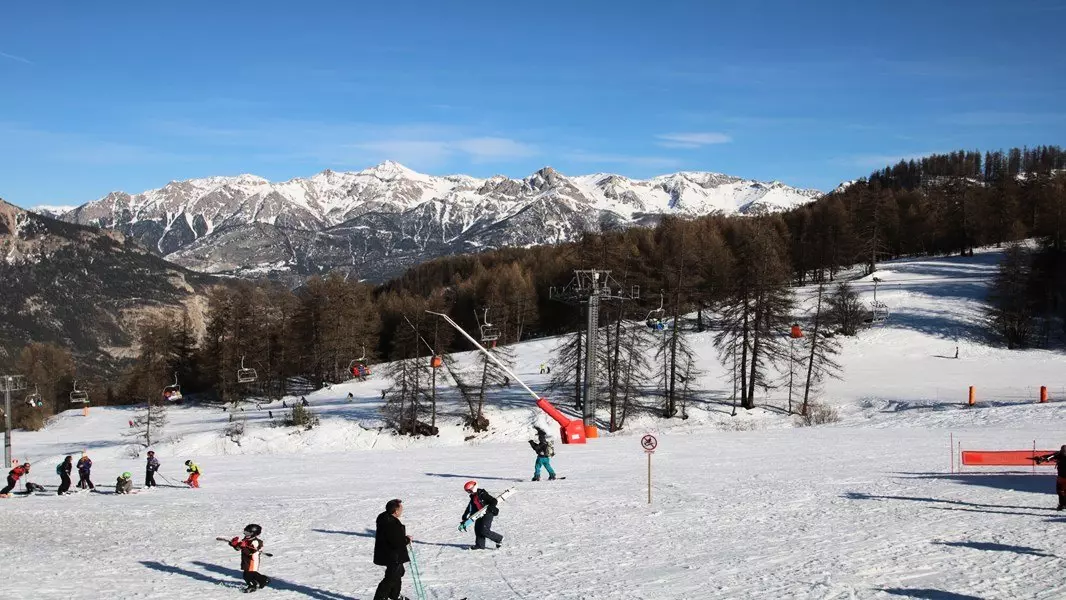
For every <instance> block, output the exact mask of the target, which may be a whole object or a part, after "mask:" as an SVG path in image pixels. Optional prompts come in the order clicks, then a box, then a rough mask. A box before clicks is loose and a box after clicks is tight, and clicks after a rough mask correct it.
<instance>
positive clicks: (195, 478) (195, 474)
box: [185, 460, 200, 488]
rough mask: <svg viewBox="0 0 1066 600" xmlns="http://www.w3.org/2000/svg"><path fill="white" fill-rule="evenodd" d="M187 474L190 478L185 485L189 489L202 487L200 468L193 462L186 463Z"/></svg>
mask: <svg viewBox="0 0 1066 600" xmlns="http://www.w3.org/2000/svg"><path fill="white" fill-rule="evenodd" d="M185 472H186V473H188V474H189V478H188V479H186V480H185V485H187V486H189V487H194V488H198V487H200V467H198V466H197V465H196V463H194V462H193V461H191V460H187V461H185Z"/></svg>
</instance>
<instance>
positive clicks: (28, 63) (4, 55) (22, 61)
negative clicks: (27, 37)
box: [0, 52, 33, 65]
mask: <svg viewBox="0 0 1066 600" xmlns="http://www.w3.org/2000/svg"><path fill="white" fill-rule="evenodd" d="M0 56H3V57H4V58H9V59H11V60H13V61H16V62H20V63H24V64H27V65H32V64H33V61H31V60H30V59H28V58H22V57H21V56H15V55H14V54H8V53H7V52H0Z"/></svg>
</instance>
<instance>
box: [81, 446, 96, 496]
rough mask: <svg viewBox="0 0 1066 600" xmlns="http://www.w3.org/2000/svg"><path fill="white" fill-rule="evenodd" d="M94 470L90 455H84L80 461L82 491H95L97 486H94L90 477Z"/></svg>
mask: <svg viewBox="0 0 1066 600" xmlns="http://www.w3.org/2000/svg"><path fill="white" fill-rule="evenodd" d="M92 469H93V461H92V459H90V458H89V455H88V454H82V455H81V458H79V459H78V487H79V488H81V489H83V490H84V489H86V488H88V489H90V490H95V489H96V486H94V485H93V482H92V480H91V479H89V475H90V473H91V472H92Z"/></svg>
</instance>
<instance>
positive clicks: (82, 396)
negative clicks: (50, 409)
mask: <svg viewBox="0 0 1066 600" xmlns="http://www.w3.org/2000/svg"><path fill="white" fill-rule="evenodd" d="M70 401H71V402H72V403H74V404H88V403H89V393H88V392H86V391H85V390H79V389H78V381H77V380H74V389H73V390H71V391H70Z"/></svg>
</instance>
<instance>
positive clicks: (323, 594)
mask: <svg viewBox="0 0 1066 600" xmlns="http://www.w3.org/2000/svg"><path fill="white" fill-rule="evenodd" d="M192 564H194V565H196V566H198V567H202V568H204V569H205V570H207V571H211V572H214V573H218V574H220V575H226V576H228V577H233V578H236V579H237V580H239V581H243V575H242V574H241V572H240V571H239V570H237V569H229V568H226V567H220V566H219V565H213V564H211V563H206V562H202V561H198V560H194V561H192ZM268 577H269V575H268ZM270 588H276V589H279V590H286V591H289V592H296V593H297V594H303V595H304V596H307V597H308V598H315V600H359V599H358V598H354V597H352V596H345V595H343V594H338V593H336V592H330V591H327V590H322V589H319V588H314V587H310V586H306V585H300V584H298V583H292V582H290V581H285V580H284V579H275V578H273V577H271V579H270V584H269V585H267V589H270Z"/></svg>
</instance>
